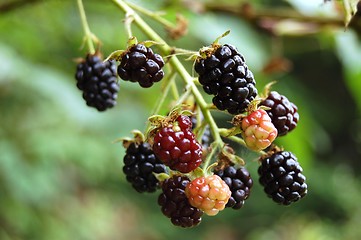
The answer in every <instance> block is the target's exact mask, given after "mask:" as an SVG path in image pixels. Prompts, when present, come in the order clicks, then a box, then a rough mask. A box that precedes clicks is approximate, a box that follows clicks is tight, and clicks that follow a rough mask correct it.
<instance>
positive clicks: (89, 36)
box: [78, 0, 95, 54]
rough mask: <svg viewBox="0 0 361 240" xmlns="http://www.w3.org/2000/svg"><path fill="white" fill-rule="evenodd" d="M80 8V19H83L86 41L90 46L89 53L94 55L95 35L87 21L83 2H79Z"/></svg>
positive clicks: (80, 0) (79, 0)
mask: <svg viewBox="0 0 361 240" xmlns="http://www.w3.org/2000/svg"><path fill="white" fill-rule="evenodd" d="M78 8H79V14H80V19H81V23H82V26H83V29H84V34H85V40H86V42H87V45H88V49H89V53H90V54H94V53H95V48H94V45H93V41H92V39H93V34H92V32H91V31H90V28H89V25H88V21H87V20H86V15H85V10H84V5H83V1H82V0H78Z"/></svg>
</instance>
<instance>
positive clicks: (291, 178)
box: [258, 151, 307, 205]
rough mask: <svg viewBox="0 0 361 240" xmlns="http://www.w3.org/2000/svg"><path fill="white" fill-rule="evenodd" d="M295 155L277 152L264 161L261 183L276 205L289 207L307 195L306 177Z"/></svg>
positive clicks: (259, 171) (261, 167) (259, 169)
mask: <svg viewBox="0 0 361 240" xmlns="http://www.w3.org/2000/svg"><path fill="white" fill-rule="evenodd" d="M302 171H303V170H302V167H301V166H300V164H299V163H298V161H297V158H296V157H295V155H293V153H291V152H287V151H280V152H276V153H274V154H273V155H271V156H269V157H266V158H264V159H263V160H262V163H261V166H260V167H259V168H258V174H259V175H260V179H259V182H260V183H261V185H262V186H263V187H264V191H265V192H266V193H267V195H268V196H269V197H270V198H272V199H273V201H275V202H276V203H279V204H282V205H289V204H291V203H292V202H296V201H298V200H300V199H301V198H303V197H304V196H305V195H306V194H307V184H306V182H305V181H306V177H305V176H304V175H303V174H302Z"/></svg>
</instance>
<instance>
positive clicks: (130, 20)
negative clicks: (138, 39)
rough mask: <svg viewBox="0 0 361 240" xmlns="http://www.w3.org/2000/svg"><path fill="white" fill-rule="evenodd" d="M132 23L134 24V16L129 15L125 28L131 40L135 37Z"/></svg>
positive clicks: (125, 21) (126, 18)
mask: <svg viewBox="0 0 361 240" xmlns="http://www.w3.org/2000/svg"><path fill="white" fill-rule="evenodd" d="M132 22H133V16H131V15H128V14H127V15H126V17H125V20H124V28H125V31H126V32H127V35H128V38H129V39H131V38H132V37H133V33H132V27H131V25H132Z"/></svg>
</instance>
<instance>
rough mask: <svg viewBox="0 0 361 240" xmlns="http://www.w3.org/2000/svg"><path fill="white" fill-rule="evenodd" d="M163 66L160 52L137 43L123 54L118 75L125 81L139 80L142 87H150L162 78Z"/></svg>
mask: <svg viewBox="0 0 361 240" xmlns="http://www.w3.org/2000/svg"><path fill="white" fill-rule="evenodd" d="M163 66H164V61H163V58H162V57H161V56H160V55H159V54H156V53H153V51H152V49H151V48H148V47H146V46H144V45H143V44H136V45H134V46H132V47H131V48H130V49H128V50H127V51H126V52H125V53H124V54H123V56H122V59H121V62H120V65H119V66H118V75H119V77H120V78H121V79H123V80H125V81H131V82H138V83H139V85H140V86H141V87H143V88H149V87H151V86H152V85H153V83H155V82H159V81H160V80H162V78H163V76H164V72H163V70H162V67H163Z"/></svg>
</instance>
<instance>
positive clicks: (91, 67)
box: [75, 54, 119, 111]
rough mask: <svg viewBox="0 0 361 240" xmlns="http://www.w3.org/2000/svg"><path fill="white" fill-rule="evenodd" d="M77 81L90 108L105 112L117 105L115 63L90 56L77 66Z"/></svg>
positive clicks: (117, 87) (117, 89)
mask: <svg viewBox="0 0 361 240" xmlns="http://www.w3.org/2000/svg"><path fill="white" fill-rule="evenodd" d="M75 79H76V80H77V84H76V86H77V87H78V88H79V89H80V90H82V91H83V98H84V100H85V101H86V104H87V105H88V106H90V107H94V108H96V109H97V110H98V111H105V110H106V109H107V108H111V107H114V105H115V104H116V100H117V97H118V91H119V85H118V83H117V75H116V65H115V62H114V61H106V62H103V61H102V60H101V59H100V57H99V56H97V55H91V54H88V55H87V56H86V58H85V59H84V60H83V61H82V62H81V63H79V64H78V65H77V70H76V74H75Z"/></svg>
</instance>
